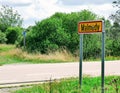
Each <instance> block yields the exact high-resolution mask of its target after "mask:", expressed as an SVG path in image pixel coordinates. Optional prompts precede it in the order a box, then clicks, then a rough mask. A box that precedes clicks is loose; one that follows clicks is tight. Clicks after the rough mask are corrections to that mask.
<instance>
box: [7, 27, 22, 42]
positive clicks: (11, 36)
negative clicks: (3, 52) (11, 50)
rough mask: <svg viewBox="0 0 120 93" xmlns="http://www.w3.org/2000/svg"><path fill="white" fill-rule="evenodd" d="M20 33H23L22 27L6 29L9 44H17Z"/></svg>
mask: <svg viewBox="0 0 120 93" xmlns="http://www.w3.org/2000/svg"><path fill="white" fill-rule="evenodd" d="M20 34H22V29H21V28H20V27H9V28H7V30H6V38H7V44H15V42H16V40H17V39H18V36H19V35H20Z"/></svg>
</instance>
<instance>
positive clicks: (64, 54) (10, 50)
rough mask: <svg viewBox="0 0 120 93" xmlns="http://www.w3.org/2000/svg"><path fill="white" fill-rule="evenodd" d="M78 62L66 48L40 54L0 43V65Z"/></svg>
mask: <svg viewBox="0 0 120 93" xmlns="http://www.w3.org/2000/svg"><path fill="white" fill-rule="evenodd" d="M105 59H106V60H120V57H113V56H108V57H106V58H105ZM100 60H101V59H100V58H98V59H95V58H93V57H91V58H89V59H86V60H84V61H100ZM76 61H77V62H78V61H79V57H74V56H73V55H72V54H71V53H69V52H68V51H66V50H63V51H56V52H55V53H49V54H48V55H45V54H44V55H42V54H40V53H37V54H31V53H27V52H25V51H23V50H22V49H19V48H16V47H15V45H6V44H0V65H4V64H13V63H32V64H36V63H60V62H76Z"/></svg>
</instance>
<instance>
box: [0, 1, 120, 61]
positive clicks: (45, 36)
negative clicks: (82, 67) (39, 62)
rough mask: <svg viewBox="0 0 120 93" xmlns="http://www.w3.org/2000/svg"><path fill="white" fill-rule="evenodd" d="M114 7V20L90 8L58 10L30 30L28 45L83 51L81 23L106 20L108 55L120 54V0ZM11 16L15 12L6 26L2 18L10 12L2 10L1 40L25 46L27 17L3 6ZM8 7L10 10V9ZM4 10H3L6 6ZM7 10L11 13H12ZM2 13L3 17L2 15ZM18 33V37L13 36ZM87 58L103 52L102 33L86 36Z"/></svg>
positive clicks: (28, 47) (32, 48) (40, 49)
mask: <svg viewBox="0 0 120 93" xmlns="http://www.w3.org/2000/svg"><path fill="white" fill-rule="evenodd" d="M113 5H114V7H118V10H117V11H116V13H115V14H112V15H111V16H110V19H112V20H113V24H111V22H110V20H107V19H105V18H104V17H103V18H101V17H99V16H98V15H97V14H95V13H93V12H92V11H89V10H82V11H80V12H72V13H59V12H57V13H55V14H54V15H52V16H51V17H49V18H46V19H44V20H42V21H38V22H36V24H35V25H34V26H29V27H28V28H27V29H26V32H27V35H26V47H25V50H26V51H28V52H39V53H46V54H47V53H49V52H55V51H56V50H57V51H58V50H59V51H62V50H64V49H66V50H67V51H69V52H71V53H72V54H73V55H75V56H78V54H79V34H78V22H79V21H87V20H104V21H105V31H106V38H105V39H106V43H105V45H106V56H120V47H119V46H120V39H119V38H120V21H119V19H120V17H119V16H120V7H119V5H120V0H117V1H114V2H113ZM3 8H4V9H5V11H6V10H7V11H8V13H9V15H11V14H13V15H12V16H13V17H12V21H11V20H8V19H9V18H10V17H9V16H7V17H6V19H4V20H6V21H5V22H4V24H5V25H6V26H5V25H3V18H4V17H2V16H3V15H4V14H5V13H6V12H5V11H3V13H2V12H0V43H7V44H9V43H11V44H16V45H17V46H19V47H23V36H22V35H21V33H22V31H23V28H22V27H21V24H22V21H23V19H22V18H20V15H19V14H18V13H17V12H13V11H12V8H9V7H3ZM6 8H8V9H6ZM2 10H3V9H2ZM8 13H7V14H8ZM1 15H2V16H1ZM13 35H14V36H13ZM83 47H84V51H83V52H84V59H86V58H90V57H94V58H97V57H99V56H100V55H101V34H90V35H84V45H83Z"/></svg>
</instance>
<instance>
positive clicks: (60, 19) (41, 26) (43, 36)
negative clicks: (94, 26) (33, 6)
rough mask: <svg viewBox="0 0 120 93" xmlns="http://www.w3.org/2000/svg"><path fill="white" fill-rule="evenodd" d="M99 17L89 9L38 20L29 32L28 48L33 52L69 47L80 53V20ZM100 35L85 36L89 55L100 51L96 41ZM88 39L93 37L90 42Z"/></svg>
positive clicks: (86, 50)
mask: <svg viewBox="0 0 120 93" xmlns="http://www.w3.org/2000/svg"><path fill="white" fill-rule="evenodd" d="M97 18H98V17H97V15H96V14H94V13H92V12H91V11H89V10H83V11H81V12H73V13H70V14H65V13H55V14H54V15H53V16H51V17H50V18H47V19H45V20H42V21H40V22H37V23H36V25H35V26H34V27H33V28H32V29H31V31H29V32H28V33H27V37H26V49H27V50H28V51H32V52H33V51H40V53H48V52H50V51H52V52H53V51H56V50H60V49H67V50H68V51H70V52H71V53H72V54H77V55H78V51H77V50H79V35H78V33H77V24H78V22H79V21H83V20H84V21H85V20H96V19H97ZM98 37H99V35H89V36H88V35H85V36H84V42H85V45H84V46H87V48H86V49H85V51H84V53H85V55H87V56H88V57H89V56H93V55H98V54H99V53H100V46H99V42H98V43H95V42H97V41H98V40H99V38H98ZM88 39H91V40H89V41H90V42H88ZM93 46H94V47H96V48H94V47H93ZM89 50H91V51H89ZM88 51H89V52H88ZM76 52H77V53H76ZM87 56H86V57H87Z"/></svg>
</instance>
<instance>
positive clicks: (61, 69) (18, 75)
mask: <svg viewBox="0 0 120 93" xmlns="http://www.w3.org/2000/svg"><path fill="white" fill-rule="evenodd" d="M83 75H91V76H100V75H101V62H83ZM105 75H119V76H120V60H119V61H106V62H105ZM78 76H79V62H74V63H55V64H14V65H4V66H0V84H3V83H14V82H26V81H42V80H50V78H51V79H60V78H66V77H78Z"/></svg>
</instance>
